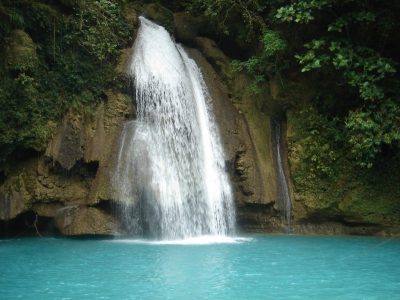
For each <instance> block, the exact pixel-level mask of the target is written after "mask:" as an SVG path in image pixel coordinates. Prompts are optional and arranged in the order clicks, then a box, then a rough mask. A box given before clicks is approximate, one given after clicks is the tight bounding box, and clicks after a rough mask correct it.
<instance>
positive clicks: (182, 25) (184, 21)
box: [174, 12, 207, 44]
mask: <svg viewBox="0 0 400 300" xmlns="http://www.w3.org/2000/svg"><path fill="white" fill-rule="evenodd" d="M174 25H175V30H174V35H175V37H176V38H177V40H178V41H180V42H183V43H189V44H192V43H193V41H194V39H195V38H196V37H197V36H198V35H199V34H200V33H203V32H204V31H205V28H206V27H207V22H206V20H205V19H204V18H202V17H194V16H192V15H191V14H190V13H188V12H178V13H175V14H174Z"/></svg>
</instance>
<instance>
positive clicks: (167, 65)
mask: <svg viewBox="0 0 400 300" xmlns="http://www.w3.org/2000/svg"><path fill="white" fill-rule="evenodd" d="M132 51H133V52H132V61H131V64H130V66H129V76H130V78H131V79H132V81H133V86H134V88H135V99H136V105H137V120H136V121H130V122H127V123H126V124H125V126H124V129H123V133H122V137H121V146H120V149H119V153H118V163H117V168H116V171H115V173H114V177H113V187H114V190H115V197H116V198H117V199H118V200H119V201H120V202H122V203H123V205H122V207H123V209H122V210H121V214H120V215H121V219H122V222H123V223H124V225H125V227H126V228H127V229H128V231H129V232H130V233H132V234H144V235H148V236H151V237H155V238H161V239H177V238H188V237H195V236H200V235H228V234H233V233H234V231H235V210H234V203H233V196H232V191H231V187H230V184H229V179H228V175H227V173H226V171H225V159H224V153H223V149H222V144H221V141H220V138H219V133H218V129H217V127H216V123H215V120H214V117H213V114H212V107H211V106H212V103H211V98H210V95H209V93H208V90H207V87H206V85H205V82H204V79H203V76H202V74H201V72H200V70H199V68H198V66H197V65H196V63H195V62H194V61H193V60H192V59H190V58H189V57H188V55H187V53H186V52H185V50H184V49H183V48H182V46H180V45H177V44H175V43H174V41H173V40H172V39H171V36H170V35H169V33H168V32H167V31H166V30H165V29H164V28H163V27H161V26H158V25H156V24H154V23H152V22H151V21H149V20H147V19H145V18H143V17H140V28H139V31H138V35H137V38H136V41H135V44H134V46H133V50H132Z"/></svg>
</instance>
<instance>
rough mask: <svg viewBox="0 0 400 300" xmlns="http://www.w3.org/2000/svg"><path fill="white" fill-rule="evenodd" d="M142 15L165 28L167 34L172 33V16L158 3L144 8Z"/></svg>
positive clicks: (170, 12)
mask: <svg viewBox="0 0 400 300" xmlns="http://www.w3.org/2000/svg"><path fill="white" fill-rule="evenodd" d="M143 14H144V16H145V17H146V18H148V19H150V20H152V21H154V22H156V23H157V24H159V25H161V26H163V27H165V29H167V30H168V31H169V32H173V29H174V14H173V13H172V11H170V10H169V9H167V8H165V7H164V6H162V5H160V4H158V3H151V4H147V5H146V6H145V7H144V11H143Z"/></svg>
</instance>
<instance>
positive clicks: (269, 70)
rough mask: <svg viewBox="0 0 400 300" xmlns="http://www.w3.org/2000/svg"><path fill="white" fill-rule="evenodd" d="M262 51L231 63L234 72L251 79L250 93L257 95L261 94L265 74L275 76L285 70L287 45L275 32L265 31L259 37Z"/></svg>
mask: <svg viewBox="0 0 400 300" xmlns="http://www.w3.org/2000/svg"><path fill="white" fill-rule="evenodd" d="M261 43H262V51H261V53H260V54H259V55H255V56H252V57H250V58H249V59H248V60H246V61H238V60H233V61H232V67H233V70H234V71H237V72H241V71H245V72H246V73H247V74H249V75H251V76H252V78H253V82H252V85H251V86H250V91H251V92H252V93H255V94H258V93H260V92H262V88H261V86H262V84H263V83H264V82H265V80H266V74H276V73H279V72H280V71H281V70H282V69H284V68H285V66H286V65H285V61H284V55H285V51H286V50H287V44H286V41H285V40H284V39H282V37H281V36H280V34H279V33H278V32H276V31H272V30H265V31H264V32H263V34H262V36H261Z"/></svg>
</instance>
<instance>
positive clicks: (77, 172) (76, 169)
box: [49, 159, 99, 179]
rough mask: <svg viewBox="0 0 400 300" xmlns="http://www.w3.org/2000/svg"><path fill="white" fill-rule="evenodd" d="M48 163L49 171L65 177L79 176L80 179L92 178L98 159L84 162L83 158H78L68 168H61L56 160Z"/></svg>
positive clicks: (94, 174)
mask: <svg viewBox="0 0 400 300" xmlns="http://www.w3.org/2000/svg"><path fill="white" fill-rule="evenodd" d="M49 165H50V171H51V172H52V173H54V174H58V175H64V176H67V177H71V176H79V177H81V178H82V179H86V178H94V177H95V176H96V173H97V170H98V168H99V162H98V161H91V162H85V161H83V159H80V160H78V161H77V162H76V163H75V164H74V166H73V167H72V168H71V169H70V170H66V169H65V168H63V167H62V166H61V164H60V163H59V162H57V161H51V162H50V163H49Z"/></svg>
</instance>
